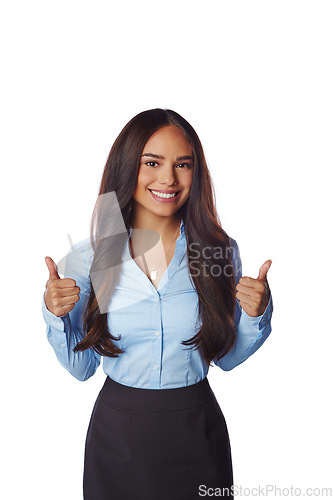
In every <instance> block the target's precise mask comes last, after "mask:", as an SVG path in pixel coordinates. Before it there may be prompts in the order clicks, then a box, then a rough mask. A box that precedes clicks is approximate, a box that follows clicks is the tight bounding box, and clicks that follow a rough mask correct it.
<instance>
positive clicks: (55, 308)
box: [44, 257, 80, 317]
mask: <svg viewBox="0 0 333 500" xmlns="http://www.w3.org/2000/svg"><path fill="white" fill-rule="evenodd" d="M45 262H46V265H47V268H48V270H49V272H50V276H49V279H48V281H47V282H46V286H45V288H46V290H45V293H44V301H45V305H46V307H47V309H48V310H49V311H50V312H51V313H52V314H54V315H55V316H58V317H61V316H65V315H66V314H67V313H68V312H69V311H71V310H72V309H74V307H75V304H76V302H78V301H79V300H80V296H79V293H80V287H79V286H76V281H75V280H73V279H72V278H60V276H59V274H58V271H57V266H56V264H55V263H54V261H53V260H52V259H51V257H45Z"/></svg>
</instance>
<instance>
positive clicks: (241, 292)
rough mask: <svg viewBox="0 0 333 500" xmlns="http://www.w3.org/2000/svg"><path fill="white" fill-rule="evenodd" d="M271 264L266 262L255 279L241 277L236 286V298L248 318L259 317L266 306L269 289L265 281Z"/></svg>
mask: <svg viewBox="0 0 333 500" xmlns="http://www.w3.org/2000/svg"><path fill="white" fill-rule="evenodd" d="M271 264H272V261H271V260H266V262H265V263H264V264H263V265H262V266H261V268H260V269H259V275H258V278H257V279H254V278H249V277H248V276H243V277H242V278H240V280H239V282H238V284H237V286H236V290H237V293H236V298H237V299H238V300H239V304H240V306H241V307H242V308H243V309H244V311H245V312H246V313H247V314H248V315H249V316H252V317H255V316H261V315H262V314H263V313H264V312H265V309H266V307H267V305H268V302H269V297H270V289H269V285H268V281H267V272H268V270H269V268H270V267H271Z"/></svg>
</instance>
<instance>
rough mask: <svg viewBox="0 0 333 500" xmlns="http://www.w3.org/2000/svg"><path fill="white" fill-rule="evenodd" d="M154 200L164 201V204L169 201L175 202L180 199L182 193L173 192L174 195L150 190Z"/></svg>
mask: <svg viewBox="0 0 333 500" xmlns="http://www.w3.org/2000/svg"><path fill="white" fill-rule="evenodd" d="M148 190H149V191H150V192H151V194H152V196H153V198H154V199H155V200H156V201H163V202H167V201H171V200H172V201H173V200H175V199H177V198H178V196H179V193H180V191H177V192H173V193H162V192H161V191H155V189H154V190H153V189H148Z"/></svg>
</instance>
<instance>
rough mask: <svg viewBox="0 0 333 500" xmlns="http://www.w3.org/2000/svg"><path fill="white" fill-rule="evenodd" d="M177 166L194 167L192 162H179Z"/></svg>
mask: <svg viewBox="0 0 333 500" xmlns="http://www.w3.org/2000/svg"><path fill="white" fill-rule="evenodd" d="M177 167H181V168H182V169H183V168H192V165H191V164H190V163H179V164H178V165H177Z"/></svg>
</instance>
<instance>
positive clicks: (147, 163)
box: [146, 161, 158, 167]
mask: <svg viewBox="0 0 333 500" xmlns="http://www.w3.org/2000/svg"><path fill="white" fill-rule="evenodd" d="M149 163H153V164H155V165H158V163H157V161H147V162H146V165H148V167H152V166H154V165H149Z"/></svg>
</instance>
